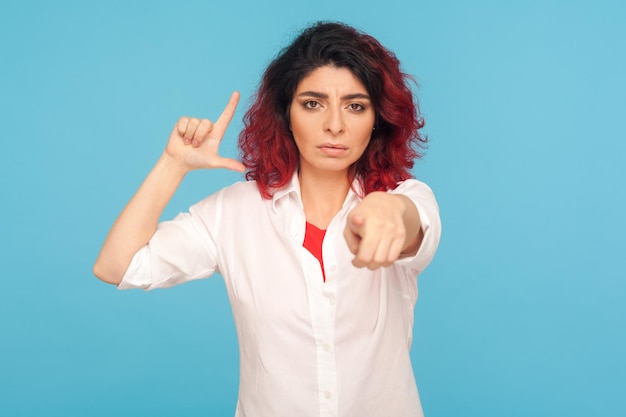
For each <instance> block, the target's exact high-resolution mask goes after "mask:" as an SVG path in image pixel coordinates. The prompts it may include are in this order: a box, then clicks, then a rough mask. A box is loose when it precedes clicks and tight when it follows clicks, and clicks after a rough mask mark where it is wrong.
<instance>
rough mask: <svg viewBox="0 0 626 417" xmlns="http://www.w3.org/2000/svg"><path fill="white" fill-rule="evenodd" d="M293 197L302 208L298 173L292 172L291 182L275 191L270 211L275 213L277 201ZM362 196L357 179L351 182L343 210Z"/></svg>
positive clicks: (361, 188) (361, 189)
mask: <svg viewBox="0 0 626 417" xmlns="http://www.w3.org/2000/svg"><path fill="white" fill-rule="evenodd" d="M290 195H293V196H294V198H295V200H296V201H297V202H298V204H299V205H300V207H302V196H301V193H300V181H299V180H298V171H297V170H296V171H294V173H293V175H292V176H291V180H290V181H289V183H287V184H286V185H285V186H284V187H282V188H279V189H277V190H276V191H275V192H274V194H273V195H272V210H273V211H274V213H277V212H278V211H277V206H278V204H279V201H280V200H282V199H283V198H284V197H288V196H290ZM362 195H363V187H362V186H361V182H360V181H358V180H357V179H354V181H352V187H350V189H349V190H348V194H347V195H346V199H345V200H344V202H343V206H342V207H343V208H345V207H346V206H348V205H350V204H351V203H352V202H353V200H357V201H361V200H362V197H360V196H362Z"/></svg>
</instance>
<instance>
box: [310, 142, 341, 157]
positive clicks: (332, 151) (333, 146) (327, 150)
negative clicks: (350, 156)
mask: <svg viewBox="0 0 626 417" xmlns="http://www.w3.org/2000/svg"><path fill="white" fill-rule="evenodd" d="M317 148H318V149H319V150H320V151H322V153H324V154H326V155H328V156H341V155H343V154H344V153H346V151H347V150H348V147H347V146H344V145H341V144H338V143H329V142H327V143H322V144H321V145H319V146H318V147H317Z"/></svg>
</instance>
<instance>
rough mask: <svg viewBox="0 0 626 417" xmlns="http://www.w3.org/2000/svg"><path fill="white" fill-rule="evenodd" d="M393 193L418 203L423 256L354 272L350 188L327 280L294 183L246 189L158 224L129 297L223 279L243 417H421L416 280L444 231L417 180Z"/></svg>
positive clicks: (327, 254) (129, 275)
mask: <svg viewBox="0 0 626 417" xmlns="http://www.w3.org/2000/svg"><path fill="white" fill-rule="evenodd" d="M355 184H356V183H355ZM390 192H391V193H397V194H403V195H405V196H407V197H409V198H410V199H411V200H412V201H413V202H414V203H415V205H416V207H417V209H418V212H419V215H420V218H421V223H422V229H423V232H424V239H423V242H422V245H421V246H420V249H419V250H418V252H417V254H416V255H415V256H412V257H407V258H403V259H400V260H398V261H397V262H395V263H394V264H393V265H392V266H389V267H383V268H379V269H377V270H375V271H370V270H368V269H367V268H363V269H359V268H355V267H354V266H353V265H352V263H351V260H352V258H353V255H352V254H351V253H350V251H349V250H348V247H347V244H346V242H345V240H344V238H343V229H344V225H345V223H346V218H347V215H348V213H349V212H350V210H351V209H352V208H354V207H355V206H356V204H357V203H358V202H359V198H358V195H357V193H355V192H354V191H352V190H351V191H349V193H348V195H347V197H346V199H345V202H344V204H343V207H342V209H341V210H340V211H339V213H337V215H336V216H335V217H334V219H333V220H332V221H331V223H330V224H329V226H328V228H327V230H326V235H325V238H324V241H323V261H324V268H325V272H326V282H324V281H323V278H322V270H321V268H320V264H319V262H318V260H317V259H316V258H315V257H314V256H313V255H312V254H311V253H310V252H309V251H308V250H307V249H305V248H304V247H303V241H304V235H305V224H306V219H305V216H304V210H303V207H302V200H301V197H300V188H299V183H298V180H297V176H295V175H294V177H293V179H292V181H291V182H290V184H288V185H287V186H286V187H284V188H282V189H280V190H277V191H276V192H275V193H274V196H273V198H272V199H263V198H262V197H261V195H260V193H259V192H258V189H257V186H256V184H255V182H253V181H249V182H240V183H236V184H234V185H232V186H229V187H227V188H224V189H222V190H220V191H218V192H217V193H215V194H213V195H211V196H209V197H207V198H206V199H204V200H202V201H200V202H199V203H197V204H195V205H194V206H192V207H191V208H190V210H189V213H181V214H179V215H178V216H177V217H176V218H175V219H174V220H172V221H166V222H163V223H161V224H159V226H158V229H157V231H156V233H155V234H154V236H153V237H152V239H151V240H150V242H149V243H148V245H146V246H145V247H143V248H142V249H141V250H140V251H139V252H137V254H136V255H135V256H134V258H133V260H132V262H131V264H130V266H129V268H128V270H127V271H126V274H125V276H124V278H123V280H122V282H121V283H120V284H119V286H118V288H120V289H128V288H143V289H146V290H150V289H154V288H165V287H170V286H173V285H176V284H181V283H184V282H187V281H191V280H195V279H200V278H206V277H208V276H210V275H211V274H213V273H215V272H217V273H220V274H221V275H222V277H223V279H224V281H225V284H226V288H227V291H228V296H229V299H230V303H231V306H232V311H233V316H234V320H235V325H236V328H237V335H238V340H239V353H240V386H239V399H238V402H237V408H236V414H235V415H236V416H237V417H257V416H258V417H270V416H272V417H276V416H285V417H287V416H288V417H293V416H299V417H307V416H311V417H312V416H345V417H347V416H360V417H367V416H372V417H374V416H394V417H403V416H406V417H409V416H410V417H416V416H422V415H423V414H422V408H421V404H420V400H419V395H418V391H417V386H416V383H415V378H414V374H413V369H412V365H411V359H410V356H409V352H410V347H411V342H412V329H413V314H414V307H415V303H416V301H417V276H418V274H419V273H420V272H422V271H423V270H424V268H426V266H427V265H428V264H429V262H430V261H431V259H432V257H433V255H434V253H435V251H436V248H437V245H438V243H439V237H440V233H441V226H440V220H439V213H438V207H437V203H436V201H435V198H434V196H433V193H432V191H431V190H430V188H428V186H427V185H426V184H424V183H422V182H419V181H417V180H407V181H404V182H402V183H401V184H399V185H398V187H397V188H396V189H395V190H393V191H390Z"/></svg>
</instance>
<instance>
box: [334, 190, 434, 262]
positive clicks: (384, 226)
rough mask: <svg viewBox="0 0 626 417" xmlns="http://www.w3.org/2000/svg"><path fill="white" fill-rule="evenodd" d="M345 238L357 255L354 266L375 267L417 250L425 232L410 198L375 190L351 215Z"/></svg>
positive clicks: (349, 215) (412, 253) (409, 254)
mask: <svg viewBox="0 0 626 417" xmlns="http://www.w3.org/2000/svg"><path fill="white" fill-rule="evenodd" d="M344 237H345V239H346V242H347V243H348V247H349V248H350V251H351V252H352V253H353V254H354V255H355V257H354V259H353V260H352V263H353V264H354V266H356V267H358V268H363V267H367V268H369V269H372V270H373V269H377V268H380V267H381V266H389V265H391V264H393V263H394V262H395V261H396V260H398V259H400V258H401V257H405V256H411V255H414V254H415V253H417V251H418V249H419V248H420V245H421V244H422V239H423V237H424V232H423V230H422V227H421V221H420V216H419V212H418V210H417V208H416V206H415V204H414V203H413V201H411V199H409V198H408V197H406V196H404V195H402V194H390V193H385V192H373V193H370V194H368V195H367V196H365V198H364V199H363V200H362V201H361V202H360V203H359V204H358V205H357V206H356V207H355V208H354V209H353V210H352V211H351V212H350V213H349V214H348V220H347V222H346V227H345V229H344Z"/></svg>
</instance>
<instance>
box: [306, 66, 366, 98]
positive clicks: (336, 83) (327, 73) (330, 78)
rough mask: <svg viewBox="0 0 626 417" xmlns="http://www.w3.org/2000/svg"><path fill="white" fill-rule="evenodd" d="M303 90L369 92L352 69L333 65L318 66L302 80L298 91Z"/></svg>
mask: <svg viewBox="0 0 626 417" xmlns="http://www.w3.org/2000/svg"><path fill="white" fill-rule="evenodd" d="M301 91H318V92H331V91H337V92H340V93H347V92H349V93H362V94H368V91H367V88H365V86H364V85H363V83H362V82H361V80H359V78H358V77H357V76H356V75H354V73H353V72H352V71H350V70H349V69H348V68H343V67H335V66H331V65H326V66H323V67H319V68H316V69H314V70H313V71H311V72H310V73H309V74H308V75H307V76H306V77H304V78H303V79H302V80H300V82H299V83H298V86H297V87H296V92H301Z"/></svg>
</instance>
